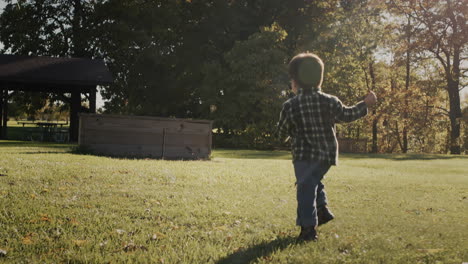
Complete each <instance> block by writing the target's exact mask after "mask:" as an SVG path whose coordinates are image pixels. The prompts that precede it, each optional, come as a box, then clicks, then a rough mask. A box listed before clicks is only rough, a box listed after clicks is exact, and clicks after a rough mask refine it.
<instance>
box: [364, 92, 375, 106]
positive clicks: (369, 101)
mask: <svg viewBox="0 0 468 264" xmlns="http://www.w3.org/2000/svg"><path fill="white" fill-rule="evenodd" d="M364 103H366V105H367V106H371V105H373V104H375V103H377V96H376V95H375V93H374V92H373V91H369V93H368V94H367V96H366V98H364Z"/></svg>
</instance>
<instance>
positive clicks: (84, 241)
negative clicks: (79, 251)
mask: <svg viewBox="0 0 468 264" xmlns="http://www.w3.org/2000/svg"><path fill="white" fill-rule="evenodd" d="M72 243H73V245H75V246H77V247H82V246H84V245H86V243H88V241H87V240H80V239H76V240H72Z"/></svg>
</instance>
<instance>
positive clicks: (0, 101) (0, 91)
mask: <svg viewBox="0 0 468 264" xmlns="http://www.w3.org/2000/svg"><path fill="white" fill-rule="evenodd" d="M0 139H3V87H0Z"/></svg>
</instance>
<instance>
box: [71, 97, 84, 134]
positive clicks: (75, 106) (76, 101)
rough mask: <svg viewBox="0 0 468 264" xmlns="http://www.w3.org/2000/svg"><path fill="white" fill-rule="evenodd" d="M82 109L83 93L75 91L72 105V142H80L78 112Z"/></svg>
mask: <svg viewBox="0 0 468 264" xmlns="http://www.w3.org/2000/svg"><path fill="white" fill-rule="evenodd" d="M80 108H81V92H80V91H73V92H72V93H71V104H70V141H72V142H77V141H78V129H79V122H80V120H79V117H78V112H79V111H80Z"/></svg>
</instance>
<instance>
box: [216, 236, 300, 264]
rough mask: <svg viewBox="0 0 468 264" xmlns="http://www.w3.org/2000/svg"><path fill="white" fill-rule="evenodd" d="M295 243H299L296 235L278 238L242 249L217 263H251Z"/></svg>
mask: <svg viewBox="0 0 468 264" xmlns="http://www.w3.org/2000/svg"><path fill="white" fill-rule="evenodd" d="M293 244H298V242H297V240H296V238H295V237H282V238H277V239H275V240H273V241H269V242H263V243H260V244H257V245H252V246H250V247H248V248H245V249H240V250H238V251H236V252H233V253H231V254H230V255H227V256H226V257H224V258H222V259H220V260H218V261H217V262H216V264H232V263H239V264H241V263H251V262H253V261H255V260H257V259H259V258H268V256H270V255H271V254H272V253H273V252H275V251H278V250H283V249H285V248H287V247H288V246H289V245H293Z"/></svg>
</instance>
